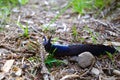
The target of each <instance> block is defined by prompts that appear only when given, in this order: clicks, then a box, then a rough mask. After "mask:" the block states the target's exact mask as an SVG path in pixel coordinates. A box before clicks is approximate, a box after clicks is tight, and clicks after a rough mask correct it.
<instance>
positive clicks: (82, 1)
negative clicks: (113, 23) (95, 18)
mask: <svg viewBox="0 0 120 80" xmlns="http://www.w3.org/2000/svg"><path fill="white" fill-rule="evenodd" d="M91 1H92V0H73V2H72V8H73V11H74V12H78V13H80V14H84V13H85V9H91V8H92V6H91Z"/></svg>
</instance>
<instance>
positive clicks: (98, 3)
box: [71, 0, 112, 14]
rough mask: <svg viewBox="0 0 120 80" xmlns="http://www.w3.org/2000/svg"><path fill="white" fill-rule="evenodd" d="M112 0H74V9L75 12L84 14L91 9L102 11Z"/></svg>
mask: <svg viewBox="0 0 120 80" xmlns="http://www.w3.org/2000/svg"><path fill="white" fill-rule="evenodd" d="M110 2H112V0H107V1H106V0H73V1H72V5H71V6H72V9H73V11H74V12H78V13H79V14H84V13H85V12H89V11H92V10H93V11H96V9H97V12H96V13H97V14H98V13H100V12H101V11H102V10H103V9H104V8H105V7H106V6H108V5H109V4H110Z"/></svg>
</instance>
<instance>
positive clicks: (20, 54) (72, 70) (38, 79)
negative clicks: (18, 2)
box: [0, 0, 120, 80]
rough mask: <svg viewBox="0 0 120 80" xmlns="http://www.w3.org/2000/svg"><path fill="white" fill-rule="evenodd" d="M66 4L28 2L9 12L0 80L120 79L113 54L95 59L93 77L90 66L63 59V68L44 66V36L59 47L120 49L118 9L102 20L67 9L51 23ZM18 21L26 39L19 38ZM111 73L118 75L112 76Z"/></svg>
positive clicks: (1, 36)
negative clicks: (104, 46)
mask: <svg viewBox="0 0 120 80" xmlns="http://www.w3.org/2000/svg"><path fill="white" fill-rule="evenodd" d="M66 4H67V1H65V0H55V1H54V0H30V2H29V3H28V4H26V5H25V6H21V7H17V8H14V9H13V10H12V13H11V14H10V16H9V18H8V19H7V20H6V21H7V23H6V25H5V26H4V28H3V29H1V30H0V80H45V79H46V80H120V55H119V54H117V55H113V56H112V57H113V58H112V59H110V57H109V56H108V55H106V56H100V57H96V62H95V64H94V65H92V68H95V69H96V70H97V73H99V74H93V73H92V72H91V70H89V69H90V68H89V67H88V68H85V69H82V68H80V67H79V66H78V64H77V63H76V62H70V61H69V58H66V57H65V58H63V61H65V62H67V64H66V65H60V66H56V65H54V66H52V68H48V67H46V66H45V65H44V63H43V60H44V58H45V56H46V54H47V52H46V51H45V50H44V47H43V45H42V42H43V35H45V36H51V35H52V37H53V40H56V41H57V42H59V43H62V44H76V43H92V44H108V45H113V46H115V47H116V48H117V49H119V47H120V8H117V9H115V10H113V11H111V13H110V14H107V15H106V17H105V18H94V15H95V14H86V15H83V16H81V15H79V14H77V13H74V12H73V11H72V9H71V8H68V9H67V10H66V11H65V12H64V13H63V14H61V15H60V16H59V17H58V18H57V19H56V20H55V21H53V22H52V20H53V19H54V18H55V17H56V15H57V14H59V13H60V12H59V11H60V9H61V8H63V7H65V6H66ZM17 22H19V23H21V24H22V25H24V26H28V30H29V35H28V36H27V37H24V36H22V34H23V33H24V31H23V29H22V28H21V27H20V24H17ZM51 22H52V23H51ZM49 24H50V25H49ZM48 25H49V26H48ZM46 26H48V27H46ZM119 50H120V49H119ZM41 54H42V55H41ZM114 70H116V71H117V72H116V73H113V71H114ZM48 74H49V75H48ZM46 76H47V77H46ZM51 76H52V77H51ZM49 77H50V78H51V79H48V78H49Z"/></svg>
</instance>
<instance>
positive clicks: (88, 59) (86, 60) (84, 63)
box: [77, 52, 95, 68]
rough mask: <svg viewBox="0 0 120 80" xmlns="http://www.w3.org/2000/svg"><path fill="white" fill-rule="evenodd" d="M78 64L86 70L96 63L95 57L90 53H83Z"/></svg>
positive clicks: (79, 56)
mask: <svg viewBox="0 0 120 80" xmlns="http://www.w3.org/2000/svg"><path fill="white" fill-rule="evenodd" d="M77 60H78V61H77V62H78V64H79V66H80V67H81V68H86V67H89V66H90V65H92V63H93V61H94V62H95V57H94V56H93V55H92V54H91V53H90V52H83V53H81V54H79V55H78V59H77Z"/></svg>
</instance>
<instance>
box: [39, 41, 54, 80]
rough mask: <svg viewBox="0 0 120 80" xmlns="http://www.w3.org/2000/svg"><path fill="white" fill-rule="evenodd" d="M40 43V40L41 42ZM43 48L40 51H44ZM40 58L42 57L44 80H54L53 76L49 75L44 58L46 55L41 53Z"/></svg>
mask: <svg viewBox="0 0 120 80" xmlns="http://www.w3.org/2000/svg"><path fill="white" fill-rule="evenodd" d="M39 42H40V40H39ZM42 49H43V48H42V46H41V47H40V50H42ZM40 57H41V66H42V70H41V73H42V74H43V78H44V80H54V78H53V77H52V76H51V74H50V73H49V71H48V69H47V67H46V65H45V63H44V57H45V55H44V54H43V52H40Z"/></svg>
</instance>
